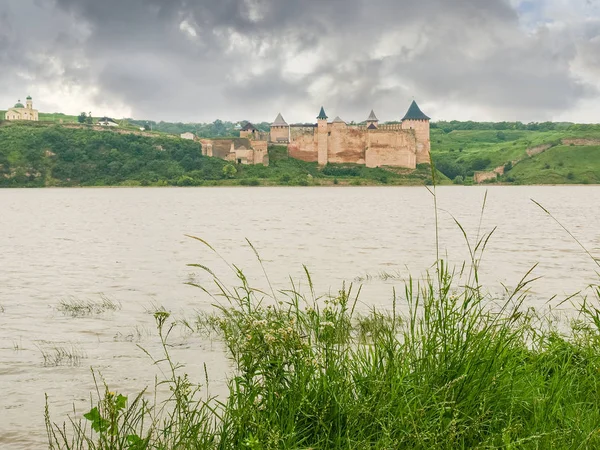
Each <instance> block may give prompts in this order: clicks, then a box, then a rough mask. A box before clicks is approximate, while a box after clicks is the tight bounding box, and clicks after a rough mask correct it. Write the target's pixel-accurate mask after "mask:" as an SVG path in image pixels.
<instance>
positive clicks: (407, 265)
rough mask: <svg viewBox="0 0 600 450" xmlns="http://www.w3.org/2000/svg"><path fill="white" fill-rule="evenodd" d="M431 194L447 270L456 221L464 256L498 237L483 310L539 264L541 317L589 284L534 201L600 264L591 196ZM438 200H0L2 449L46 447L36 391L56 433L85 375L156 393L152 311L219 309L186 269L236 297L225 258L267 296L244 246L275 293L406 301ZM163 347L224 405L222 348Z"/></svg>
mask: <svg viewBox="0 0 600 450" xmlns="http://www.w3.org/2000/svg"><path fill="white" fill-rule="evenodd" d="M486 193H487V201H486V206H485V210H484V211H483V216H482V214H481V213H482V204H483V200H484V197H485V196H486ZM436 195H437V202H438V219H437V230H438V232H439V251H440V254H441V255H442V256H445V257H447V258H448V259H449V260H450V261H451V262H452V263H453V264H457V265H460V263H462V261H464V260H465V259H467V258H468V255H469V253H468V245H467V243H466V241H465V239H464V237H463V234H462V232H461V230H460V229H459V227H458V226H457V225H456V223H455V220H454V219H456V220H457V221H458V222H459V223H461V225H462V226H463V228H464V229H465V231H466V233H467V235H468V237H469V239H470V242H471V244H472V243H473V242H474V241H475V239H476V237H477V234H478V229H480V223H481V231H480V235H481V234H482V233H484V232H489V231H491V230H492V229H494V228H496V230H495V232H494V234H493V235H492V237H491V239H490V240H489V243H488V246H487V249H486V251H485V254H484V256H483V259H482V261H481V273H482V279H483V283H484V284H485V287H486V288H487V289H489V291H490V293H491V295H492V296H496V295H501V293H502V290H503V287H502V286H503V285H506V286H507V287H514V286H515V285H516V284H517V283H518V281H519V280H520V279H521V277H522V276H523V275H524V274H525V273H526V272H527V271H528V270H529V269H530V268H532V267H533V266H534V265H535V264H538V265H537V267H536V268H535V270H534V272H533V276H539V277H541V278H540V279H539V280H537V281H536V282H535V283H534V284H533V285H532V286H531V289H530V296H529V299H528V302H529V305H530V306H533V307H536V308H538V309H544V308H546V307H547V304H549V305H558V304H559V303H560V301H561V300H563V299H565V298H566V297H567V296H569V295H570V294H573V293H575V292H578V291H584V294H585V293H586V292H589V290H588V291H586V287H587V286H589V285H590V284H591V283H596V282H598V276H597V275H596V273H595V270H597V269H598V268H597V266H595V265H594V263H593V261H592V260H591V259H590V257H589V256H588V255H586V254H585V252H584V251H583V250H582V248H581V247H580V246H579V245H578V244H577V243H576V242H575V241H574V240H573V239H572V238H571V237H570V236H569V235H568V234H567V233H566V232H565V231H564V230H563V229H562V228H561V227H560V226H559V225H558V224H557V223H556V222H555V221H554V220H553V219H552V218H551V217H549V216H548V215H547V214H546V213H545V212H544V211H542V210H541V209H540V207H538V206H537V205H535V204H534V203H533V202H532V201H531V199H534V200H536V201H538V202H539V203H540V204H542V205H543V206H544V207H545V208H547V209H548V210H549V211H551V212H552V213H553V215H554V216H555V217H556V218H557V219H558V220H559V221H560V222H561V223H562V224H563V225H564V226H565V227H566V228H567V229H568V230H569V231H570V232H571V233H573V234H574V235H575V236H576V237H577V238H578V239H579V241H580V242H581V244H583V245H584V246H585V247H586V248H587V249H588V250H589V251H590V252H591V253H592V254H595V255H596V256H598V255H600V228H599V227H598V223H600V187H597V186H561V187H551V186H548V187H537V186H527V187H496V186H494V187H489V188H483V187H459V186H457V187H454V186H452V187H450V186H449V187H442V188H438V189H437V191H436ZM433 200H434V198H433V195H432V193H431V192H429V191H428V190H427V189H426V188H424V187H421V188H408V187H406V188H405V187H356V188H350V187H343V188H341V187H330V188H292V187H290V188H285V187H276V188H187V189H179V188H148V189H142V188H136V189H100V188H98V189H40V190H37V189H31V190H22V189H11V190H9V189H5V190H0V393H1V395H0V448H2V449H11V450H12V449H31V448H44V446H45V442H46V437H45V428H44V417H43V413H44V401H45V400H44V394H45V393H47V394H48V396H49V405H50V408H51V413H52V417H53V419H55V420H57V421H61V422H62V420H64V419H65V418H66V414H67V413H69V412H70V411H72V408H73V405H75V406H76V408H77V411H78V414H81V413H83V412H85V411H86V408H88V409H89V402H90V392H92V391H93V390H94V383H93V378H92V374H91V372H90V367H93V368H94V369H95V370H97V371H98V372H99V373H101V374H102V376H103V377H104V379H105V380H106V382H107V383H108V384H109V386H110V387H111V389H112V390H115V391H118V392H121V393H124V394H129V395H131V394H135V393H136V392H138V391H139V390H141V389H142V388H144V387H145V386H150V388H151V389H152V386H153V383H154V377H155V375H157V374H158V373H159V372H158V371H159V368H158V367H156V366H154V365H153V364H152V362H151V360H150V359H149V357H148V356H147V355H146V354H145V353H144V352H143V351H142V350H141V349H140V348H139V346H142V347H144V348H145V349H146V350H148V351H149V352H150V353H151V354H153V355H156V356H157V357H159V356H160V351H159V350H160V348H159V345H158V341H157V338H156V333H155V332H154V326H153V317H152V314H151V312H152V311H154V310H155V309H156V308H158V307H164V308H165V309H166V310H168V311H170V312H171V313H172V314H173V316H174V317H176V318H183V317H192V316H193V313H194V311H196V310H205V311H209V310H211V308H212V306H211V304H212V303H213V300H212V299H211V298H210V297H209V296H208V295H206V294H205V293H204V292H202V291H201V290H200V289H197V288H193V287H191V286H189V285H186V284H185V283H186V282H189V281H193V282H198V283H208V282H209V281H210V279H209V277H208V275H207V274H206V273H203V272H202V271H201V270H194V269H193V268H191V267H188V266H187V264H189V263H200V264H204V265H206V266H208V267H210V268H211V269H213V270H214V271H215V272H217V274H219V275H222V276H223V278H224V280H225V281H226V282H227V283H233V282H234V281H235V279H234V277H233V275H232V274H231V272H230V271H229V269H228V268H227V265H226V264H225V263H224V262H223V261H222V260H221V259H220V256H222V257H223V259H224V260H226V261H228V262H230V263H234V264H236V265H237V266H238V267H240V268H242V269H244V271H245V272H246V274H247V275H248V278H249V279H250V281H251V283H252V284H254V285H256V286H261V287H262V286H265V284H266V282H265V277H264V274H263V272H262V269H261V267H260V265H259V264H258V263H257V260H256V257H255V254H254V252H253V251H252V249H251V248H250V247H249V246H248V244H247V243H246V239H248V240H249V241H250V242H252V244H253V245H254V247H255V248H256V249H257V250H258V252H259V253H260V255H261V258H262V260H263V263H264V266H265V270H266V272H267V274H268V275H269V277H270V279H271V282H272V283H273V284H274V286H275V288H285V287H287V286H288V285H289V280H290V277H291V278H292V279H293V280H295V281H296V282H299V283H300V284H301V285H304V286H306V281H305V278H304V276H303V273H304V269H303V265H306V266H307V268H308V269H309V270H310V272H311V274H312V279H313V282H314V284H315V286H316V289H317V290H318V292H320V293H327V292H335V291H336V290H337V289H339V288H340V287H341V286H342V285H343V284H344V283H346V286H348V285H349V284H350V283H354V285H355V287H356V286H358V285H360V284H363V285H364V286H363V291H362V294H361V303H360V307H362V308H367V307H369V306H371V305H377V306H381V307H384V308H385V307H389V306H390V304H391V299H392V290H393V287H397V288H398V291H399V292H402V290H403V289H402V286H403V281H402V280H403V279H406V278H407V277H408V276H409V275H412V276H414V277H415V278H420V277H422V276H423V274H424V273H425V272H426V271H427V270H428V269H429V268H430V267H431V265H432V264H433V263H434V262H435V258H436V215H435V209H434V203H433ZM186 235H195V236H198V237H200V238H202V239H204V240H206V241H207V242H208V243H210V244H211V245H212V246H213V247H214V248H215V249H216V250H217V251H218V252H219V254H220V256H218V255H216V254H214V253H213V252H211V251H210V250H209V249H208V248H207V247H206V246H204V245H203V244H201V243H200V242H198V241H195V240H192V239H190V238H188V237H186ZM582 295H583V294H582ZM102 298H107V299H109V300H110V302H112V304H115V305H118V306H119V308H117V309H116V310H114V311H107V312H104V313H102V314H98V315H88V316H84V317H72V316H71V315H69V314H66V315H65V314H64V313H63V312H61V311H60V308H59V305H60V303H61V302H65V301H66V302H73V301H91V302H97V301H100V300H101V299H102ZM548 302H549V303H548ZM562 308H563V309H566V310H567V313H568V308H569V306H568V304H566V305H563V306H562ZM173 344H174V347H173V356H174V359H176V360H178V361H181V362H183V363H185V365H186V367H185V371H186V372H188V373H189V374H190V376H191V377H192V379H195V380H197V381H202V380H203V379H204V372H203V367H204V364H205V363H206V365H207V368H208V372H209V377H210V379H211V384H210V387H209V389H210V390H211V392H215V393H222V392H224V391H225V382H226V376H227V372H228V370H229V369H228V365H227V360H226V358H225V356H224V355H223V352H222V349H221V348H220V346H219V345H218V343H214V342H210V341H206V340H203V339H202V338H200V337H198V336H195V335H189V334H187V333H184V332H177V333H176V334H175V335H174V337H173ZM56 348H64V349H67V350H68V351H69V352H71V353H76V354H77V355H79V357H80V358H81V359H80V360H78V361H72V362H73V363H75V364H66V365H65V364H61V365H58V366H53V365H52V364H49V365H46V366H45V365H44V358H43V353H44V352H46V353H48V352H50V354H51V353H52V352H53V351H54V350H53V349H56Z"/></svg>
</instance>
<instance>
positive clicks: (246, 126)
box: [242, 122, 258, 131]
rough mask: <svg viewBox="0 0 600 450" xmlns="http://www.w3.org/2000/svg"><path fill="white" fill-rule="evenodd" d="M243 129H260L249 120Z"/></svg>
mask: <svg viewBox="0 0 600 450" xmlns="http://www.w3.org/2000/svg"><path fill="white" fill-rule="evenodd" d="M242 131H258V130H257V129H256V127H255V126H254V125H252V124H251V123H250V122H248V123H247V124H246V125H244V128H242Z"/></svg>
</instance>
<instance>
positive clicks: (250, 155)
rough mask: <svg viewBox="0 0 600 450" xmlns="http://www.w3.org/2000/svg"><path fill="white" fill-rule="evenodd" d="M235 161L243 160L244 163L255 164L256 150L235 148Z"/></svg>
mask: <svg viewBox="0 0 600 450" xmlns="http://www.w3.org/2000/svg"><path fill="white" fill-rule="evenodd" d="M234 159H235V162H241V163H242V164H254V150H249V149H245V148H244V149H239V150H237V149H236V150H235V154H234Z"/></svg>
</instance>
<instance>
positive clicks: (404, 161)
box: [365, 130, 417, 169]
mask: <svg viewBox="0 0 600 450" xmlns="http://www.w3.org/2000/svg"><path fill="white" fill-rule="evenodd" d="M367 145H368V147H367V150H366V152H365V163H366V166H367V167H381V166H396V167H406V168H409V169H415V168H416V167H417V158H416V154H415V152H416V146H417V144H416V138H415V135H414V134H413V133H398V132H397V131H379V130H378V131H371V132H370V133H369V134H368V142H367Z"/></svg>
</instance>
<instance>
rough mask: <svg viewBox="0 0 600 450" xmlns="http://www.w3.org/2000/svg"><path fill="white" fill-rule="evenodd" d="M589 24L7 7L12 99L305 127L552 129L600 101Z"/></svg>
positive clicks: (513, 17) (419, 5)
mask: <svg viewBox="0 0 600 450" xmlns="http://www.w3.org/2000/svg"><path fill="white" fill-rule="evenodd" d="M584 22H585V27H583V28H582V27H580V24H579V23H573V22H569V23H566V24H563V25H561V26H552V24H542V25H540V26H539V27H537V28H536V29H526V28H524V27H523V25H522V23H521V21H520V18H519V12H518V9H515V7H514V6H513V5H511V3H509V2H508V1H505V0H488V1H485V2H482V1H479V0H453V1H448V0H421V1H418V2H417V1H407V0H373V1H367V0H344V1H342V0H303V1H296V0H293V1H292V0H286V1H284V0H219V1H204V0H200V1H194V0H129V1H126V2H125V1H122V0H103V1H102V2H98V1H92V0H55V1H42V0H38V1H35V0H22V1H18V2H17V1H14V2H12V1H10V2H8V4H3V5H0V64H1V65H2V67H11V68H13V70H12V71H11V72H10V74H11V75H10V76H9V75H8V74H7V71H5V70H2V71H1V74H0V77H1V78H0V81H1V83H0V99H2V100H3V101H5V102H6V101H9V102H10V101H13V102H14V100H12V99H13V98H14V97H15V95H17V94H16V93H17V92H23V91H25V90H28V89H29V86H39V85H44V84H52V83H54V84H57V85H65V86H77V87H79V88H80V89H83V90H85V89H88V90H89V91H90V92H94V94H93V96H92V100H91V101H92V102H93V103H94V104H95V105H100V106H98V107H100V108H105V110H106V111H107V113H110V111H111V105H113V104H115V105H116V104H119V105H126V106H127V107H128V108H129V109H130V111H131V113H132V115H133V116H134V117H139V118H152V119H157V120H161V119H162V120H181V121H212V120H214V119H216V118H221V119H229V120H239V119H243V118H248V119H251V120H256V121H258V120H271V119H272V118H273V117H274V116H275V115H276V113H277V112H279V111H281V112H283V113H284V115H286V118H289V119H291V120H296V121H308V120H312V119H313V118H314V117H313V116H315V115H316V113H317V112H318V108H319V107H320V106H321V105H322V104H323V105H325V106H326V108H327V110H328V111H330V115H340V116H342V117H343V118H344V119H346V120H363V119H364V118H365V117H364V116H365V115H366V114H367V113H368V111H369V110H370V109H371V108H375V109H376V111H377V113H378V115H379V116H381V118H382V119H384V120H393V119H398V118H399V117H401V115H402V114H403V113H404V111H405V109H406V107H407V106H408V104H409V102H410V100H412V98H415V99H417V100H418V101H419V103H420V104H421V105H422V106H423V107H424V109H426V110H427V113H428V114H429V115H431V116H433V117H434V118H443V119H453V118H457V119H474V120H478V119H479V120H523V121H533V120H539V121H541V120H548V119H551V118H552V117H554V116H555V115H557V114H562V113H564V111H565V110H570V109H576V106H577V104H578V102H580V101H581V100H584V99H589V98H594V97H595V96H596V95H597V86H595V85H594V83H593V80H592V78H593V77H588V79H586V78H585V77H581V76H579V75H578V74H577V73H574V72H573V66H574V64H573V63H574V62H578V66H579V67H580V69H581V70H584V71H586V72H587V73H597V71H598V68H599V63H598V57H597V54H598V53H597V52H595V49H598V47H599V46H600V45H599V42H600V37H599V36H600V35H599V33H598V30H599V26H598V24H599V23H600V22H599V21H598V18H593V17H592V18H590V17H587V18H586V17H583V16H582V17H581V23H584ZM580 29H585V32H575V31H574V30H580ZM18 95H21V94H18ZM72 103H73V102H72ZM75 103H76V101H75ZM78 106H79V105H78ZM91 107H92V106H88V105H87V104H81V105H80V106H79V109H80V110H88V109H90V108H91ZM599 109H600V107H599ZM69 112H76V111H69Z"/></svg>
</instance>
